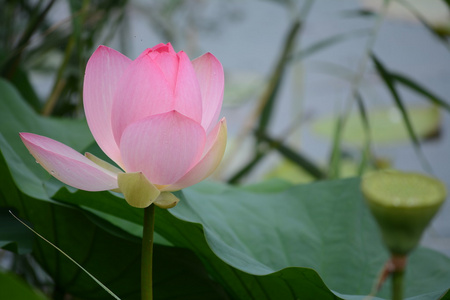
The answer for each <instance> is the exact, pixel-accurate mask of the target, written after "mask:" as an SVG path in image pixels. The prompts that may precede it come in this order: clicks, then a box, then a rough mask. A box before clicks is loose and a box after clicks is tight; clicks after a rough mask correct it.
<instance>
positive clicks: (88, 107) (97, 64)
mask: <svg viewBox="0 0 450 300" xmlns="http://www.w3.org/2000/svg"><path fill="white" fill-rule="evenodd" d="M130 63H131V60H130V59H129V58H128V57H126V56H124V55H122V54H121V53H119V52H117V51H116V50H113V49H111V48H108V47H105V46H100V47H98V48H97V50H96V51H95V52H94V54H92V56H91V58H90V59H89V61H88V63H87V66H86V74H85V77H84V87H83V98H84V111H85V114H86V119H87V122H88V125H89V128H90V130H91V132H92V135H93V136H94V138H95V140H96V141H97V144H98V145H99V146H100V148H101V149H102V150H103V152H105V153H106V155H108V156H109V157H110V158H111V159H112V160H113V161H115V162H116V163H117V164H119V165H121V158H120V152H119V147H118V146H117V144H116V142H115V140H114V136H113V133H112V129H111V108H112V103H113V94H114V90H115V88H116V86H117V82H118V81H119V78H120V77H121V76H122V74H123V72H124V71H125V69H126V67H127V66H128V65H129V64H130Z"/></svg>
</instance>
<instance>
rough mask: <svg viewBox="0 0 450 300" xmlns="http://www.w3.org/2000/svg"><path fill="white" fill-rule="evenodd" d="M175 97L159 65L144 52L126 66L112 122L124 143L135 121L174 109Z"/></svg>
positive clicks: (117, 91)
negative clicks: (124, 135) (125, 132)
mask: <svg viewBox="0 0 450 300" xmlns="http://www.w3.org/2000/svg"><path fill="white" fill-rule="evenodd" d="M173 103H174V97H173V93H172V90H171V89H170V86H169V83H168V82H167V80H166V79H165V76H164V74H163V73H162V71H161V69H160V68H159V67H158V65H157V64H156V63H155V62H154V61H153V60H152V59H151V58H150V57H149V56H147V55H143V56H140V57H139V58H137V59H136V60H135V61H133V62H132V63H131V64H130V66H129V67H128V68H127V69H126V70H125V72H124V74H123V76H122V78H121V79H120V81H119V83H118V87H117V90H116V93H115V95H114V102H113V106H112V115H111V123H112V129H113V133H114V138H115V140H116V142H117V144H118V145H119V148H121V147H120V139H121V137H122V133H123V131H124V130H125V128H127V126H128V125H130V124H131V123H133V122H135V121H137V120H140V119H143V118H145V117H148V116H151V115H156V114H160V113H164V112H168V111H170V110H172V109H173V106H174V104H173Z"/></svg>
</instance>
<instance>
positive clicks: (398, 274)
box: [391, 255, 407, 300]
mask: <svg viewBox="0 0 450 300" xmlns="http://www.w3.org/2000/svg"><path fill="white" fill-rule="evenodd" d="M391 263H392V266H393V271H392V300H403V278H404V274H405V267H406V264H407V256H406V255H398V256H397V255H393V256H392V257H391Z"/></svg>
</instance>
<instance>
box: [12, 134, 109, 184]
mask: <svg viewBox="0 0 450 300" xmlns="http://www.w3.org/2000/svg"><path fill="white" fill-rule="evenodd" d="M20 137H21V139H22V141H23V143H24V144H25V146H26V147H27V148H28V150H29V151H30V153H31V155H33V156H34V158H35V159H36V161H37V162H38V163H39V164H41V166H42V167H43V168H44V169H45V170H47V172H49V173H50V174H51V175H53V176H54V177H56V178H57V179H59V180H61V181H62V182H64V183H65V184H68V185H71V186H73V187H75V188H78V189H81V190H86V191H104V190H112V189H116V188H117V187H118V184H117V174H114V173H112V172H110V171H108V170H106V169H103V168H101V167H100V166H98V165H97V164H95V163H94V162H92V161H90V160H89V159H88V158H86V157H84V156H83V155H81V154H80V153H78V152H77V151H75V150H74V149H72V148H70V147H68V146H66V145H64V144H62V143H60V142H58V141H55V140H52V139H50V138H48V137H44V136H40V135H37V134H32V133H26V132H22V133H20Z"/></svg>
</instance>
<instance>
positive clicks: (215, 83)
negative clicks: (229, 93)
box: [192, 53, 224, 132]
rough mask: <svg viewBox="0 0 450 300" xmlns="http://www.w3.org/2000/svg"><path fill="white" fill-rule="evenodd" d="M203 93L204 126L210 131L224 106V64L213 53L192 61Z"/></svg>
mask: <svg viewBox="0 0 450 300" xmlns="http://www.w3.org/2000/svg"><path fill="white" fill-rule="evenodd" d="M192 64H193V65H194V69H195V73H196V74H197V79H198V82H199V84H200V91H201V93H202V109H203V117H202V126H203V128H205V130H206V132H209V131H210V130H211V129H212V128H213V126H214V125H215V124H216V122H217V120H218V118H219V114H220V109H221V108H222V100H223V90H224V75H223V68H222V64H221V63H220V62H219V61H218V60H217V58H215V57H214V55H212V54H211V53H205V54H203V55H202V56H200V57H198V58H196V59H194V60H193V61H192Z"/></svg>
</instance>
